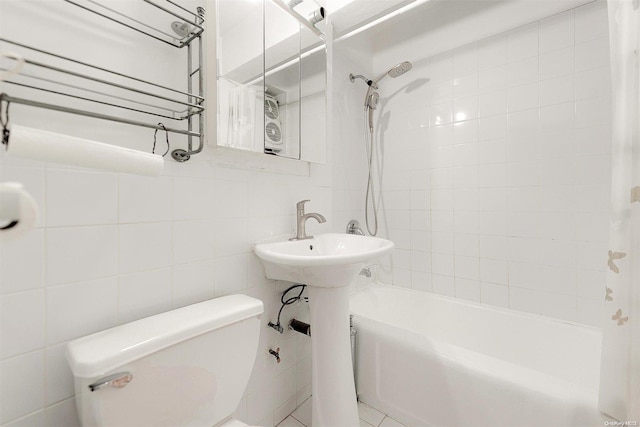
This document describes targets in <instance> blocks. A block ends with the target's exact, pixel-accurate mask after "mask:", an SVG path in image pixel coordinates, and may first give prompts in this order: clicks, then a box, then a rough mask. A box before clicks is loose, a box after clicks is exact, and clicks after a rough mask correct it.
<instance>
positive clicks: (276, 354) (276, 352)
mask: <svg viewBox="0 0 640 427" xmlns="http://www.w3.org/2000/svg"><path fill="white" fill-rule="evenodd" d="M269 354H270V355H272V356H273V357H275V358H276V360H277V361H278V363H280V347H278V348H276V349H275V350H274V349H272V348H270V349H269Z"/></svg>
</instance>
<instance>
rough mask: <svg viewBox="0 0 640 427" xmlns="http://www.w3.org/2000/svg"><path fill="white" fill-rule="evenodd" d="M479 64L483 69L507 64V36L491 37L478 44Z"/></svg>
mask: <svg viewBox="0 0 640 427" xmlns="http://www.w3.org/2000/svg"><path fill="white" fill-rule="evenodd" d="M478 62H479V65H480V68H481V69H484V68H491V67H495V66H498V65H502V64H505V63H506V62H507V34H506V33H502V34H498V35H497V36H493V37H489V38H487V39H484V40H482V41H480V42H479V43H478Z"/></svg>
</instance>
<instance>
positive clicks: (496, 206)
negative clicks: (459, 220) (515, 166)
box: [478, 187, 507, 212]
mask: <svg viewBox="0 0 640 427" xmlns="http://www.w3.org/2000/svg"><path fill="white" fill-rule="evenodd" d="M478 209H479V211H480V212H483V211H484V212H504V211H506V210H507V189H506V188H502V187H496V188H480V189H479V191H478Z"/></svg>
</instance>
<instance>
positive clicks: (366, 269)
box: [360, 267, 371, 277]
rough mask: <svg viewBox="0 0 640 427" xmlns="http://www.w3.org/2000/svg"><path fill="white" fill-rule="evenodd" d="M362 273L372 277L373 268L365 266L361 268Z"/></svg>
mask: <svg viewBox="0 0 640 427" xmlns="http://www.w3.org/2000/svg"><path fill="white" fill-rule="evenodd" d="M360 275H361V276H364V277H371V269H370V268H369V267H365V268H363V269H362V270H360Z"/></svg>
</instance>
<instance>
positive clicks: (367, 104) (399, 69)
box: [349, 61, 413, 236]
mask: <svg viewBox="0 0 640 427" xmlns="http://www.w3.org/2000/svg"><path fill="white" fill-rule="evenodd" d="M412 67H413V65H411V62H409V61H404V62H401V63H399V64H398V65H395V66H393V67H391V68H389V69H388V70H387V71H385V72H384V73H382V74H380V76H378V77H377V78H376V79H374V80H370V79H368V78H366V77H365V76H363V75H361V74H358V75H353V74H349V80H351V83H353V82H355V81H356V79H361V80H363V81H364V82H365V83H366V84H367V85H368V86H369V88H368V89H367V94H366V95H365V97H364V112H365V127H366V126H367V123H368V127H369V132H368V133H367V132H366V130H365V139H366V143H367V155H368V164H369V177H368V179H367V192H366V197H365V205H364V206H365V214H364V216H365V222H366V225H367V231H368V232H369V234H371V235H372V236H375V235H376V234H378V207H377V204H376V199H375V194H374V193H375V192H374V189H373V152H374V148H375V147H374V141H375V140H374V137H373V131H374V129H375V126H374V122H373V110H375V109H376V108H378V103H379V102H380V95H379V94H378V92H376V90H378V82H379V81H380V80H382V79H383V78H385V77H386V76H389V77H391V78H396V77H398V76H401V75H403V74H404V73H406V72H407V71H409V70H410V69H411V68H412ZM366 116H368V118H367V117H366ZM369 200H371V202H369ZM369 204H371V206H372V208H373V227H370V226H369Z"/></svg>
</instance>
